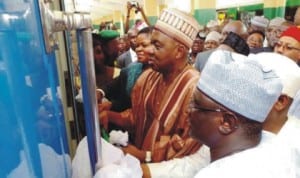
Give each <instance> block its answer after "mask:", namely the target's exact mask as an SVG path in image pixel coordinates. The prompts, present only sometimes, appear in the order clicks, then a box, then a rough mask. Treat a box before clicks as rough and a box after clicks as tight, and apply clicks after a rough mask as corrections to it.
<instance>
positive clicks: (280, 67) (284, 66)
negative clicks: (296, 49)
mask: <svg viewBox="0 0 300 178" xmlns="http://www.w3.org/2000/svg"><path fill="white" fill-rule="evenodd" d="M249 59H254V60H257V61H258V62H259V63H260V64H262V65H263V66H265V67H269V68H271V69H273V70H274V71H275V72H276V74H277V75H278V76H279V78H280V79H281V82H282V84H283V89H282V94H286V95H288V96H289V97H291V98H294V97H295V96H296V93H297V91H298V90H300V67H298V65H297V64H296V63H295V62H294V61H293V60H291V59H290V58H288V57H286V56H283V55H281V54H277V53H270V52H269V53H268V52H262V53H258V54H250V55H249Z"/></svg>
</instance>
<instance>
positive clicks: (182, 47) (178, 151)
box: [100, 9, 200, 162]
mask: <svg viewBox="0 0 300 178" xmlns="http://www.w3.org/2000/svg"><path fill="white" fill-rule="evenodd" d="M198 31H199V25H198V23H197V21H196V20H195V19H194V18H193V17H192V16H190V15H188V14H186V13H184V12H181V11H179V10H177V9H165V10H164V11H163V12H162V14H161V15H160V17H159V19H158V21H157V23H156V24H155V26H154V30H153V32H152V37H151V43H152V45H153V51H152V57H151V58H150V60H149V64H150V66H151V69H148V70H146V71H144V72H143V73H142V74H141V76H140V77H139V78H138V80H137V82H136V84H135V86H134V88H133V90H132V93H131V100H132V110H131V111H130V112H129V114H127V115H126V114H121V117H119V118H108V120H107V118H100V120H101V121H100V123H101V122H102V123H107V122H112V123H115V124H118V125H120V126H123V127H126V126H127V127H129V128H131V130H132V131H133V132H134V134H135V139H134V140H135V141H134V146H133V145H128V146H127V147H124V148H123V151H124V152H125V153H130V154H132V155H134V156H136V157H137V158H139V159H140V160H141V161H142V162H145V161H147V162H149V161H151V162H159V161H162V160H169V159H171V158H176V157H182V156H184V155H189V154H191V153H194V152H195V151H196V150H198V149H199V147H200V144H199V143H197V142H196V140H193V139H192V138H191V137H190V136H189V126H188V124H187V118H188V112H187V109H188V103H189V98H190V97H191V95H192V92H193V88H194V85H195V83H196V81H197V79H198V77H199V73H198V72H197V71H196V70H195V69H194V68H193V67H192V66H190V65H189V64H188V59H187V57H188V51H189V48H190V47H191V45H192V43H193V40H194V39H195V37H196V35H197V32H198Z"/></svg>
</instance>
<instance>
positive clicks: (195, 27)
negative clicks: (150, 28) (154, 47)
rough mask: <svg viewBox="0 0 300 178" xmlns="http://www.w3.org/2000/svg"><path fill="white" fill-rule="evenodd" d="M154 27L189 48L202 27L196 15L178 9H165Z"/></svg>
mask: <svg viewBox="0 0 300 178" xmlns="http://www.w3.org/2000/svg"><path fill="white" fill-rule="evenodd" d="M154 27H155V29H158V30H159V31H161V32H163V33H164V34H166V35H167V36H169V37H170V38H173V39H174V40H176V41H178V42H180V43H182V44H184V45H185V46H187V47H188V48H190V47H191V46H192V44H193V41H194V40H195V38H196V36H197V34H198V32H199V29H200V26H199V24H198V22H197V20H196V19H195V18H194V17H192V16H191V15H190V14H188V13H186V12H183V11H180V10H178V9H164V10H163V11H162V13H161V15H160V16H159V18H158V20H157V22H156V24H155V26H154Z"/></svg>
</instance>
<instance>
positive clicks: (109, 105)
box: [98, 101, 112, 112]
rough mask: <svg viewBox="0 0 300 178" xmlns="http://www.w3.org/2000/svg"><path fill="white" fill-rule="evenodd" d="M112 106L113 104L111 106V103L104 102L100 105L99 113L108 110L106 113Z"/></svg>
mask: <svg viewBox="0 0 300 178" xmlns="http://www.w3.org/2000/svg"><path fill="white" fill-rule="evenodd" d="M111 105H112V104H111V102H110V101H104V102H102V103H100V104H98V112H101V111H104V110H106V111H108V110H110V108H111Z"/></svg>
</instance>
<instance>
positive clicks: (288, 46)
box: [274, 26, 300, 65]
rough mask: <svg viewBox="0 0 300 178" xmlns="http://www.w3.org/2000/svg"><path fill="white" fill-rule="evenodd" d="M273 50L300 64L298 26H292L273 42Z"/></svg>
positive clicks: (299, 31) (299, 33) (299, 34)
mask: <svg viewBox="0 0 300 178" xmlns="http://www.w3.org/2000/svg"><path fill="white" fill-rule="evenodd" d="M274 52H276V53H279V54H282V55H284V56H287V57H289V58H290V59H292V60H293V61H295V62H296V63H297V64H298V65H300V28H299V27H296V26H292V27H290V28H288V29H287V30H286V31H284V32H283V33H282V35H281V37H280V39H279V40H278V42H277V43H275V48H274Z"/></svg>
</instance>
